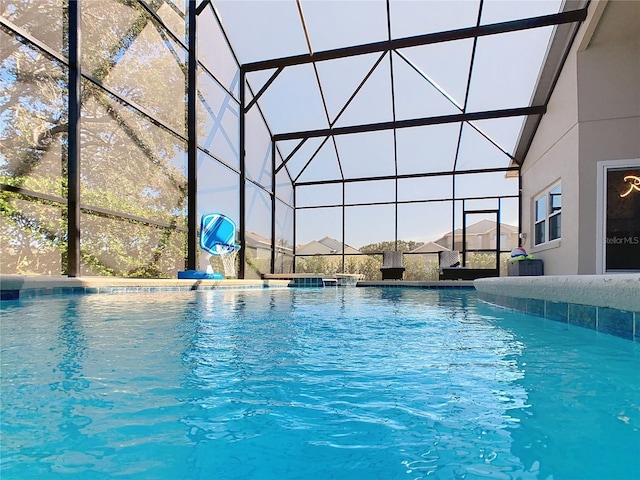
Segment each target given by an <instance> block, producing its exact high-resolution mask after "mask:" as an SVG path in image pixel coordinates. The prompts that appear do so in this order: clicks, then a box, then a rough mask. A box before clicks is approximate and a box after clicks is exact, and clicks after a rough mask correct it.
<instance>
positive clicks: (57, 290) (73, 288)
mask: <svg viewBox="0 0 640 480" xmlns="http://www.w3.org/2000/svg"><path fill="white" fill-rule="evenodd" d="M281 277H282V278H265V279H261V280H234V279H227V280H187V279H135V278H119V277H76V278H73V277H64V276H44V275H42V276H39V275H33V276H21V275H0V300H2V301H8V300H17V299H20V298H22V299H25V298H35V297H41V296H50V295H83V294H97V293H102V294H116V293H135V292H184V291H190V290H224V289H227V290H229V289H233V290H238V289H263V288H289V287H294V288H309V287H311V288H322V287H329V288H335V287H356V286H358V287H380V288H432V289H440V288H467V289H472V288H473V282H472V281H468V282H466V281H459V280H456V281H371V282H363V281H358V280H357V279H356V278H354V276H352V275H343V276H337V277H338V278H337V280H336V281H334V282H332V283H331V284H328V283H327V282H326V279H323V277H322V276H321V275H309V274H307V275H298V276H281ZM285 277H286V278H285ZM289 277H291V278H289ZM293 277H295V278H293Z"/></svg>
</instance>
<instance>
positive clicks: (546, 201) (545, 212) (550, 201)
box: [534, 185, 562, 245]
mask: <svg viewBox="0 0 640 480" xmlns="http://www.w3.org/2000/svg"><path fill="white" fill-rule="evenodd" d="M561 215H562V186H561V185H556V186H555V187H553V188H552V189H551V190H549V191H548V192H547V193H545V194H544V195H542V196H541V197H538V198H537V199H536V201H535V224H534V233H535V238H534V244H535V245H540V244H542V243H546V242H550V241H552V240H557V239H559V238H560V236H561V233H562V228H561V227H562V221H561V218H562V217H561Z"/></svg>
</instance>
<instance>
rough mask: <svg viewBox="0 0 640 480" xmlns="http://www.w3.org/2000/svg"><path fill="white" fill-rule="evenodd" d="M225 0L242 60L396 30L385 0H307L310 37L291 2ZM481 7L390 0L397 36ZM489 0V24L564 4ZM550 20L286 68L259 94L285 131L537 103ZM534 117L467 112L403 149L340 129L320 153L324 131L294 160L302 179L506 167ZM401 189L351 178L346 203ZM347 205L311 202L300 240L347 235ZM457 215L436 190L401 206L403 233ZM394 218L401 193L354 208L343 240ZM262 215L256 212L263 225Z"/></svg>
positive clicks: (414, 131) (446, 182)
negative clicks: (469, 118) (467, 116)
mask: <svg viewBox="0 0 640 480" xmlns="http://www.w3.org/2000/svg"><path fill="white" fill-rule="evenodd" d="M214 4H215V8H216V10H217V12H218V13H219V15H220V17H221V19H222V23H223V25H224V27H225V29H226V31H227V33H228V34H229V37H230V40H231V43H232V45H233V47H234V51H235V53H236V55H237V57H238V59H239V61H240V63H242V64H246V63H250V62H256V61H260V60H265V59H270V58H279V57H286V56H291V55H299V54H305V53H309V48H311V52H312V53H314V52H320V51H323V50H329V49H335V48H342V47H346V46H350V45H354V44H363V43H369V42H377V41H383V40H386V39H388V26H387V10H386V2H385V1H383V0H362V1H344V0H340V1H330V0H329V1H326V0H323V1H320V0H312V1H309V0H302V1H301V3H300V6H301V10H302V14H303V18H304V26H305V27H306V31H307V33H308V39H309V43H307V39H306V37H305V29H304V28H303V24H302V22H301V15H300V11H299V10H298V7H297V5H296V2H295V1H293V0H277V1H272V0H261V1H244V0H240V1H238V0H233V1H231V0H222V1H220V0H219V1H217V2H215V3H214ZM479 5H480V3H479V2H478V1H475V0H468V1H456V0H452V1H431V0H412V1H392V2H390V19H391V21H390V29H391V36H392V38H402V37H407V36H413V35H420V34H425V33H433V32H439V31H445V30H452V29H459V28H466V27H471V26H474V25H475V23H476V21H477V18H478V13H479ZM482 5H483V7H482V14H481V17H480V19H481V20H480V24H481V25H486V24H491V23H496V22H503V21H509V20H515V19H519V18H526V17H531V16H538V15H545V14H551V13H557V12H558V10H559V8H560V5H561V2H559V1H531V0H521V1H490V0H487V1H485V2H483V4H482ZM552 30H553V28H552V27H545V28H539V29H532V30H526V31H521V32H512V33H505V34H500V35H490V36H485V37H481V38H479V39H478V42H477V44H476V45H475V50H474V42H473V40H472V39H463V40H457V41H452V42H445V43H437V44H431V45H425V46H418V47H412V48H405V49H400V50H396V51H393V52H387V53H385V54H382V53H373V54H368V55H362V56H358V57H349V58H347V59H337V60H331V61H323V62H316V63H315V64H305V65H299V66H294V67H287V68H285V69H284V70H283V71H282V72H281V73H280V74H279V75H278V76H277V77H276V79H275V80H274V81H273V83H272V84H271V85H270V86H269V88H268V90H267V91H266V92H265V93H264V95H262V97H261V98H260V100H259V102H258V103H259V105H260V108H261V110H262V112H263V113H264V115H265V117H266V119H267V122H268V124H269V127H270V129H271V131H272V132H273V133H274V134H278V133H289V132H297V131H304V130H315V129H326V128H328V127H329V126H335V127H343V126H350V125H361V124H368V123H376V122H385V121H392V120H393V119H394V118H395V119H396V120H404V119H413V118H424V117H432V116H440V115H452V114H459V113H461V112H462V111H466V112H482V111H488V110H497V109H505V108H514V107H525V106H528V105H529V102H530V100H531V97H532V92H533V90H534V87H535V85H536V82H537V78H538V74H539V71H540V67H541V64H542V61H543V59H544V55H545V53H546V49H547V46H548V43H549V39H550V35H551V33H552ZM472 54H473V55H472ZM472 59H473V62H472V61H471V60H472ZM273 72H274V71H273V70H269V71H259V72H252V73H250V74H249V75H248V81H249V82H250V84H251V86H252V89H253V91H254V92H257V91H259V90H260V88H261V87H262V85H263V84H264V83H265V82H266V81H267V79H268V78H270V77H271V75H272V74H273ZM367 75H368V79H367V80H366V82H365V83H364V84H363V85H362V86H361V87H360V89H359V90H357V89H358V88H359V85H360V84H361V82H362V81H363V79H364V78H365V77H367ZM392 78H393V80H392ZM469 79H470V81H471V86H470V88H469V92H468V97H466V92H467V83H468V81H469ZM236 81H237V79H236ZM230 88H232V87H230ZM356 90H357V94H356V95H355V97H354V98H353V99H352V100H351V102H350V103H349V104H348V105H346V108H345V104H346V102H347V101H348V100H349V99H350V97H351V96H352V95H353V94H354V92H355V91H356ZM325 105H326V109H325ZM254 108H255V107H254ZM523 121H524V117H510V118H503V119H492V120H483V121H478V122H473V123H466V124H464V125H463V126H462V130H461V129H460V124H459V123H453V124H445V125H432V126H428V127H415V128H406V129H398V130H397V131H396V133H395V142H396V146H397V148H396V149H394V133H393V131H381V132H372V133H366V134H357V135H341V136H336V137H335V143H334V142H333V141H332V140H330V141H328V142H326V143H325V144H324V147H323V148H322V149H320V150H319V151H318V152H317V154H316V156H315V157H314V158H313V161H311V162H310V163H309V158H310V156H311V155H313V154H314V152H316V149H317V148H318V146H319V145H320V144H321V142H322V140H323V138H319V139H311V140H309V141H308V142H306V143H305V144H304V147H303V148H301V149H300V150H299V151H298V152H297V153H296V155H294V156H293V157H292V158H291V159H290V160H289V162H288V165H287V166H288V169H289V172H290V173H291V175H292V177H294V178H295V179H297V180H298V181H301V182H307V181H318V180H331V179H336V178H341V177H342V176H344V178H347V179H354V178H365V177H368V176H377V175H381V176H383V175H394V174H395V173H396V171H397V173H398V174H409V175H411V174H419V173H433V172H438V171H450V170H452V169H453V168H454V162H455V168H456V169H457V170H466V169H476V168H493V167H498V168H500V167H506V166H508V165H509V162H510V157H509V154H512V153H513V151H514V149H515V146H516V141H517V138H518V135H519V132H520V129H521V127H522V123H523ZM252 133H255V135H256V137H257V136H258V133H259V132H258V129H256V130H255V131H252V130H251V128H248V130H247V136H248V137H247V138H248V139H249V138H250V137H251V135H252ZM459 136H460V138H461V141H460V146H459V147H458V145H457V142H458V137H459ZM297 145H298V141H286V142H279V143H278V148H279V151H280V153H281V155H282V156H283V157H286V156H287V155H288V154H289V153H291V152H292V151H293V149H294V148H295V147H296V146H297ZM261 148H262V147H260V146H257V147H255V148H254V150H255V158H256V159H255V161H256V162H262V160H263V158H262V157H263V156H264V155H262V153H261V152H263V150H261ZM264 148H267V147H266V146H264ZM248 155H249V154H248ZM396 162H397V163H396ZM514 184H515V187H514ZM452 191H453V185H452V182H451V179H450V178H435V179H434V178H427V179H424V178H423V179H411V180H403V181H401V182H400V184H399V186H398V199H399V200H401V201H402V200H406V201H411V200H437V199H438V198H444V197H448V196H451V194H452ZM341 192H342V187H339V191H338V192H337V193H336V188H335V187H332V186H331V187H330V186H323V187H313V188H304V189H299V192H298V205H304V204H305V202H306V204H307V205H313V206H318V205H321V204H322V203H326V204H333V203H339V202H340V201H341ZM514 194H515V195H517V182H516V181H515V180H511V181H510V182H507V183H505V182H504V174H500V175H496V174H492V175H482V176H480V177H473V178H472V177H471V176H458V177H457V179H456V188H455V195H456V197H460V196H482V195H514ZM395 198H396V191H395V182H390V181H386V182H376V183H375V184H372V183H368V184H366V183H363V182H358V183H354V184H347V186H346V187H345V201H346V202H347V203H351V202H352V203H356V202H393V201H395ZM488 204H491V205H490V206H487V205H488ZM492 205H496V201H491V202H489V201H472V202H470V204H469V205H467V208H495V207H493V206H492ZM516 205H517V204H514V202H511V201H509V202H505V203H503V204H502V208H504V211H503V218H502V221H503V222H504V223H511V224H515V223H517V208H516ZM456 208H457V210H460V207H456ZM337 211H338V210H336V209H335V208H329V209H313V210H301V211H299V215H298V223H297V226H298V232H299V235H298V238H297V239H296V240H297V243H305V242H307V241H310V240H313V239H319V238H322V237H323V236H325V235H329V236H332V237H334V238H338V239H340V238H341V237H342V221H341V217H340V215H336V212H337ZM260 213H262V210H260ZM251 214H252V213H251V212H249V215H251ZM256 215H257V213H256ZM452 215H453V212H452V211H451V206H450V205H446V204H442V203H438V202H432V203H421V204H405V205H401V206H399V210H398V221H397V229H398V237H399V238H400V239H403V240H417V241H429V240H434V239H435V238H437V237H438V236H440V235H442V234H443V233H445V232H446V231H450V230H451V223H452V221H453V220H452ZM461 218H462V215H461V214H460V212H457V215H456V219H455V222H456V223H457V224H456V225H455V227H456V228H458V227H460V226H461V225H460V223H461ZM380 219H383V224H384V226H381V224H380V221H381V220H380ZM394 220H395V207H393V206H392V205H378V206H375V207H366V208H365V207H350V208H347V214H346V218H345V242H346V243H348V244H350V245H352V246H356V247H357V246H361V245H363V244H367V243H373V242H376V241H384V240H391V239H393V236H395V228H396V225H395V224H396V222H395V221H394ZM249 223H251V222H249ZM260 223H261V222H260V221H259V220H258V219H256V220H255V224H256V225H259V224H260ZM389 225H390V226H391V228H389ZM389 235H391V237H392V238H388V237H389Z"/></svg>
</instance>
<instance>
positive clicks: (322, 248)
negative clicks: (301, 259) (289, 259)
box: [296, 237, 362, 255]
mask: <svg viewBox="0 0 640 480" xmlns="http://www.w3.org/2000/svg"><path fill="white" fill-rule="evenodd" d="M342 245H343V244H342V242H340V241H338V240H336V239H335V238H331V237H324V238H322V239H320V240H313V241H311V242H309V243H306V244H304V245H298V247H297V248H296V255H331V254H342V253H343V252H342ZM344 253H345V254H346V255H354V254H359V253H362V252H360V251H359V250H356V249H355V248H353V247H350V246H349V245H344Z"/></svg>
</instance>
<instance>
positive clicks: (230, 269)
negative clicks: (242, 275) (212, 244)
mask: <svg viewBox="0 0 640 480" xmlns="http://www.w3.org/2000/svg"><path fill="white" fill-rule="evenodd" d="M237 253H238V251H237V250H232V251H231V252H229V253H224V254H221V255H220V258H221V259H222V265H223V266H224V276H225V277H227V278H235V276H236V255H237Z"/></svg>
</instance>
